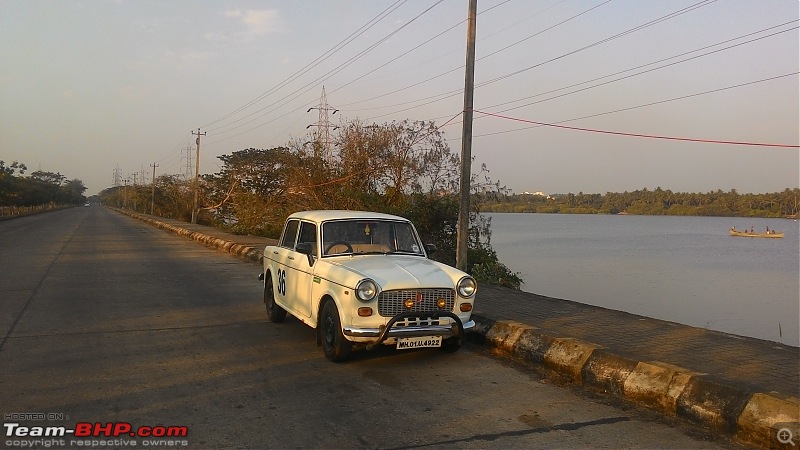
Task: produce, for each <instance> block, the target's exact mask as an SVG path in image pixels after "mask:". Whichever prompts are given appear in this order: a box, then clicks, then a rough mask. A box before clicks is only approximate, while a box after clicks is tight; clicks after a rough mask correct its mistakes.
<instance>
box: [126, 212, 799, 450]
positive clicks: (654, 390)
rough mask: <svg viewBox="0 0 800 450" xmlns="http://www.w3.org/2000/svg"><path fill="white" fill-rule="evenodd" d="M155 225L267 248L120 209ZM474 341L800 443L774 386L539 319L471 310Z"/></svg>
mask: <svg viewBox="0 0 800 450" xmlns="http://www.w3.org/2000/svg"><path fill="white" fill-rule="evenodd" d="M115 210H116V211H119V212H121V213H124V214H126V215H129V216H131V217H133V218H136V219H139V220H142V221H144V222H146V223H149V224H150V225H153V226H154V227H157V228H160V229H163V230H167V231H171V232H173V233H175V234H178V235H181V236H186V237H188V238H190V239H193V240H195V241H197V242H200V243H202V244H204V245H206V246H208V247H211V248H215V249H218V250H220V251H223V252H226V253H230V254H232V255H235V256H238V257H240V258H242V259H244V260H247V261H251V262H256V263H260V262H261V261H262V258H263V248H255V247H251V246H245V245H242V244H237V243H234V242H231V241H226V240H223V239H219V238H215V237H213V236H209V235H207V234H204V233H200V232H198V231H191V230H188V229H186V228H182V227H179V226H175V225H170V224H167V223H164V222H161V221H159V220H155V219H152V218H150V217H146V216H143V215H140V214H136V213H133V212H130V211H125V210H119V209H115ZM473 320H475V323H476V326H475V328H473V329H472V330H471V331H470V333H469V340H470V341H471V342H473V343H478V344H481V345H485V346H488V347H490V348H492V349H493V350H495V351H497V352H500V353H503V354H504V355H507V356H509V357H512V358H515V359H520V360H523V361H524V362H526V363H532V364H535V365H538V366H542V367H544V368H546V369H548V370H551V371H554V372H556V373H558V374H559V375H561V376H563V377H566V378H567V379H569V380H570V381H571V382H573V383H575V384H577V385H581V386H585V387H588V388H590V389H594V390H599V391H602V392H604V393H607V394H610V395H613V396H616V397H619V398H622V399H624V400H626V401H630V402H633V403H635V404H638V405H640V406H644V407H646V408H649V409H652V410H655V411H658V412H660V413H663V414H665V415H667V416H670V417H677V418H679V419H682V420H686V421H688V422H690V423H693V424H695V425H698V426H701V427H703V428H705V429H708V430H711V431H713V432H716V433H720V434H724V435H726V436H732V437H735V438H736V439H737V440H739V441H740V442H742V443H744V444H747V445H753V446H757V447H762V448H798V445H792V444H789V443H787V442H786V441H785V440H784V441H781V440H779V437H778V432H779V431H780V430H781V429H782V428H788V429H789V430H791V431H792V433H793V434H794V439H795V440H793V441H792V442H794V444H798V443H800V442H799V441H798V439H800V433H798V431H800V430H798V428H800V401H798V399H797V398H784V397H782V396H780V395H778V394H776V393H762V392H752V391H751V390H748V389H745V388H741V387H737V386H732V385H730V384H727V383H725V382H724V381H722V380H718V379H715V377H712V376H709V375H707V374H703V373H699V372H695V371H692V370H691V369H687V368H683V367H679V366H675V365H672V364H667V363H664V362H659V361H638V360H635V359H630V358H628V357H625V356H621V355H616V354H614V353H611V352H609V351H607V350H605V349H604V348H603V347H602V346H600V345H596V344H593V343H591V342H584V341H581V340H578V339H574V338H569V337H559V336H552V335H549V334H546V333H543V332H541V331H539V330H538V329H537V328H536V327H534V326H531V325H528V324H523V323H519V322H513V321H498V320H493V319H490V318H487V317H483V316H481V315H478V314H474V315H473Z"/></svg>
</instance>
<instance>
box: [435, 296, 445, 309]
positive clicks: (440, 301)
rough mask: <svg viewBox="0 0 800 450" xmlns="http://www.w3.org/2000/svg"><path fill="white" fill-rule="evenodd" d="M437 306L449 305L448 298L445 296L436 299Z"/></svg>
mask: <svg viewBox="0 0 800 450" xmlns="http://www.w3.org/2000/svg"><path fill="white" fill-rule="evenodd" d="M436 306H438V307H439V309H444V307H445V306H447V300H445V299H443V298H437V299H436Z"/></svg>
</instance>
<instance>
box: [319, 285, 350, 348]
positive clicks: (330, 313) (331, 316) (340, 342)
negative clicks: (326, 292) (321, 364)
mask: <svg viewBox="0 0 800 450" xmlns="http://www.w3.org/2000/svg"><path fill="white" fill-rule="evenodd" d="M319 325H320V331H319V332H320V334H321V337H322V351H323V352H324V353H325V357H326V358H328V359H329V360H330V361H333V362H339V361H344V360H345V359H347V357H348V356H349V355H350V350H351V349H352V347H353V344H352V343H350V341H348V340H347V339H345V337H344V335H343V334H342V323H341V321H340V320H339V311H338V310H337V309H336V303H334V302H333V300H328V301H326V302H325V305H323V307H322V314H321V315H320V324H319Z"/></svg>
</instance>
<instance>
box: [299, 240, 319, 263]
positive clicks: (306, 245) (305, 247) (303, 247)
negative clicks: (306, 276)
mask: <svg viewBox="0 0 800 450" xmlns="http://www.w3.org/2000/svg"><path fill="white" fill-rule="evenodd" d="M295 250H296V251H297V252H298V253H302V254H304V255H306V256H307V257H308V265H309V267H310V266H313V265H314V246H313V245H311V243H310V242H301V243H299V244H297V246H296V247H295Z"/></svg>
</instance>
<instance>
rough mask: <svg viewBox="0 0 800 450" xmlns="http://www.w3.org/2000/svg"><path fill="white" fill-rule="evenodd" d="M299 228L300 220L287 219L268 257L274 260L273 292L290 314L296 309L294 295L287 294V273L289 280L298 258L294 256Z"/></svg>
mask: <svg viewBox="0 0 800 450" xmlns="http://www.w3.org/2000/svg"><path fill="white" fill-rule="evenodd" d="M299 229H300V221H299V220H297V219H289V220H288V221H287V222H286V226H285V227H283V234H282V235H281V240H280V242H279V243H278V246H277V247H273V250H272V255H271V256H270V259H272V260H273V261H274V263H273V264H272V266H273V269H274V270H273V273H272V278H273V281H274V285H273V287H274V292H275V296H276V299H275V300H276V301H277V302H278V304H281V305H284V306H285V309H286V310H287V311H290V312H291V313H292V314H294V312H295V311H296V310H297V307H296V305H295V302H294V301H293V299H294V296H293V295H288V294H289V290H288V285H287V279H286V278H287V274H289V275H290V276H289V278H290V280H291V277H292V275H291V273H292V271H293V269H292V266H293V265H294V263H295V261H297V260H298V258H297V257H296V256H295V253H296V252H295V250H294V248H295V244H296V242H297V232H298V231H299Z"/></svg>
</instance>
